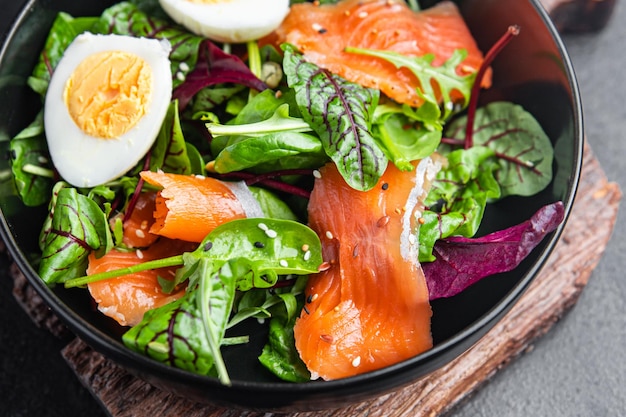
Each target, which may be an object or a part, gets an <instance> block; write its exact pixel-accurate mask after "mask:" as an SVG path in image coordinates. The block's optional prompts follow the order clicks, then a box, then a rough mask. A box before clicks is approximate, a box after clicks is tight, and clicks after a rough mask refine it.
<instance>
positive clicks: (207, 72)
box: [173, 41, 267, 110]
mask: <svg viewBox="0 0 626 417" xmlns="http://www.w3.org/2000/svg"><path fill="white" fill-rule="evenodd" d="M223 83H234V84H242V85H245V86H246V87H250V88H253V89H255V90H258V91H263V90H265V89H266V88H267V85H265V83H264V82H263V81H261V80H260V79H258V78H257V77H256V76H255V75H254V74H253V73H252V72H251V71H250V69H249V68H248V66H247V65H246V64H245V63H244V62H243V61H242V60H241V59H239V58H238V57H237V56H235V55H231V54H227V53H226V52H224V51H222V50H221V49H220V48H218V47H217V46H216V45H215V44H213V43H212V42H210V41H204V42H202V43H201V44H200V51H199V54H198V62H197V63H196V67H195V68H194V69H193V71H191V72H190V73H189V74H188V75H187V78H186V79H185V82H184V83H182V84H181V85H179V86H178V87H177V88H176V89H175V90H174V93H173V98H174V99H178V104H179V107H180V109H181V110H182V109H184V108H185V107H186V106H187V104H188V103H189V101H191V99H192V98H193V96H194V95H195V94H196V93H197V92H198V91H200V90H202V89H203V88H205V87H208V86H210V85H215V84H223Z"/></svg>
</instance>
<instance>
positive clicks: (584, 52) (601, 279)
mask: <svg viewBox="0 0 626 417" xmlns="http://www.w3.org/2000/svg"><path fill="white" fill-rule="evenodd" d="M564 41H565V44H566V47H567V49H568V51H569V53H570V55H571V59H572V62H573V64H574V68H575V71H576V75H577V78H578V83H579V86H580V90H581V95H582V99H583V107H584V116H585V131H586V133H587V138H588V142H589V144H590V145H591V148H592V149H593V151H594V153H595V155H596V157H597V158H598V159H599V161H600V163H601V165H602V166H603V168H604V170H605V172H606V174H607V176H608V178H609V180H611V181H615V182H617V183H619V184H620V187H621V189H622V191H623V192H624V191H625V190H626V161H625V160H624V158H625V157H626V104H625V103H624V95H625V94H626V71H625V68H624V67H625V65H626V3H625V2H621V3H620V2H618V4H617V6H616V9H615V10H614V15H613V16H612V18H611V20H610V21H609V24H608V25H607V27H605V28H604V30H603V31H601V32H599V33H595V34H585V35H566V36H564ZM601 209H602V208H601V207H598V210H601ZM589 215H591V216H592V215H593V213H589ZM625 216H626V215H625V214H624V207H623V203H622V207H621V210H620V212H619V213H618V218H617V222H616V226H615V229H614V232H613V237H612V239H611V242H610V243H609V245H608V247H607V250H606V252H605V254H604V256H603V258H602V259H601V261H600V264H599V265H598V267H597V268H596V270H595V271H594V272H593V274H592V275H591V278H590V281H589V284H588V286H587V288H586V289H585V290H584V291H583V294H582V296H581V298H580V300H579V301H578V303H577V305H576V306H575V308H574V309H573V310H572V311H571V312H570V313H569V314H568V315H567V316H566V317H564V318H563V320H561V321H560V322H559V323H557V325H556V326H555V327H554V328H553V330H552V331H550V332H549V333H548V334H547V335H546V336H544V337H543V338H541V339H540V340H539V341H538V342H537V343H536V344H535V348H534V349H533V350H532V351H531V352H529V353H527V354H526V355H524V356H522V357H521V358H519V359H518V360H516V361H515V362H513V363H512V364H511V365H510V366H509V367H507V368H506V369H504V370H503V371H502V372H500V373H499V374H497V375H496V376H495V378H493V379H492V380H491V381H490V382H489V384H488V385H487V386H485V387H484V388H483V389H482V390H480V391H479V392H478V393H477V394H476V395H475V396H473V397H472V398H471V399H469V400H468V402H466V403H465V404H464V405H463V406H461V407H460V408H458V409H457V410H456V411H455V412H454V413H452V416H453V417H488V416H489V417H490V416H498V417H519V416H550V417H565V416H567V417H575V416H580V417H587V416H589V417H604V416H606V417H609V416H610V417H618V416H626V303H625V302H624V299H625V298H626V256H625V253H626V241H624V236H626V217H625Z"/></svg>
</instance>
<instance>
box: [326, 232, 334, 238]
mask: <svg viewBox="0 0 626 417" xmlns="http://www.w3.org/2000/svg"><path fill="white" fill-rule="evenodd" d="M326 237H327V238H328V239H332V238H333V233H332V232H331V231H330V230H327V231H326Z"/></svg>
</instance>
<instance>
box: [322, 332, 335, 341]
mask: <svg viewBox="0 0 626 417" xmlns="http://www.w3.org/2000/svg"><path fill="white" fill-rule="evenodd" d="M320 339H322V340H323V341H324V342H326V343H333V341H334V339H333V337H332V336H331V335H329V334H321V335H320Z"/></svg>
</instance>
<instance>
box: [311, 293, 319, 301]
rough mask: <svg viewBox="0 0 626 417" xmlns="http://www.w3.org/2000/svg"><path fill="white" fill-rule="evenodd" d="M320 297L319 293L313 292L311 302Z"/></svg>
mask: <svg viewBox="0 0 626 417" xmlns="http://www.w3.org/2000/svg"><path fill="white" fill-rule="evenodd" d="M318 297H319V294H318V293H315V294H313V295H312V296H311V302H313V301H315V300H317V298H318Z"/></svg>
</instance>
